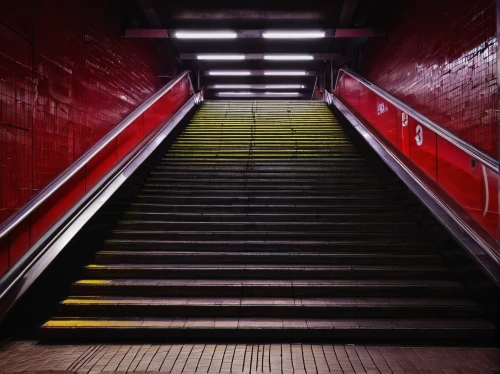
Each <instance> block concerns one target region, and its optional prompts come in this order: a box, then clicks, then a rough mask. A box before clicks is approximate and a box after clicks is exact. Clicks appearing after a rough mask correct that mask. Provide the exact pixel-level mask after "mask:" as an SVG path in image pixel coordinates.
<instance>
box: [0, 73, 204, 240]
mask: <svg viewBox="0 0 500 374" xmlns="http://www.w3.org/2000/svg"><path fill="white" fill-rule="evenodd" d="M189 74H190V71H188V70H186V71H184V72H182V73H181V74H179V75H178V76H177V77H175V78H174V79H173V80H172V81H170V82H168V83H167V84H166V85H165V86H163V87H162V88H161V89H160V90H159V91H158V92H156V93H155V94H154V95H153V96H151V97H150V98H149V99H147V100H146V101H145V102H144V103H142V104H141V105H140V106H139V107H137V109H135V110H134V111H133V112H132V113H130V114H129V115H128V116H127V117H126V118H125V119H124V120H123V121H121V122H120V123H119V124H118V125H117V126H116V127H115V128H113V130H111V131H110V132H108V133H107V134H106V135H105V136H104V137H103V138H101V139H100V140H99V141H98V142H97V143H96V144H94V145H93V146H92V147H91V148H90V149H88V150H87V151H86V152H85V153H84V154H83V155H82V156H80V158H78V159H77V160H76V161H75V162H74V163H73V164H71V165H70V166H69V167H68V168H67V169H66V170H65V171H63V172H62V173H61V174H59V175H58V176H57V177H56V178H55V179H54V180H53V181H52V182H50V183H49V184H48V185H47V186H46V187H44V188H43V189H42V190H41V191H40V192H39V193H38V194H37V195H36V196H35V197H34V198H33V199H31V200H30V201H29V202H28V203H27V204H25V205H24V206H23V207H22V208H21V209H19V210H18V211H17V212H16V213H15V214H13V215H12V216H11V217H9V218H8V219H7V220H6V221H5V222H3V223H2V224H1V225H0V239H1V238H3V237H5V236H6V235H7V234H8V233H9V232H11V231H12V230H13V229H14V228H15V227H16V226H18V225H19V224H20V223H21V222H22V221H23V220H24V219H25V218H26V217H27V216H29V215H30V214H31V213H32V212H33V211H34V210H35V209H36V208H37V207H39V206H40V205H41V204H42V203H43V202H45V201H46V200H47V199H49V197H51V196H52V195H53V194H54V193H55V192H56V191H57V190H58V189H59V188H60V187H62V186H63V185H64V184H65V183H66V182H67V181H68V180H70V179H71V177H73V176H74V175H75V174H76V173H77V172H78V171H80V170H81V169H82V168H83V167H85V165H87V164H88V163H89V161H91V160H92V159H93V158H94V156H96V155H97V154H98V153H99V152H100V151H102V150H103V149H104V148H105V147H106V146H107V145H108V144H109V143H111V142H112V141H113V140H114V139H116V138H117V137H118V135H120V133H122V132H123V131H124V130H126V129H127V128H128V127H129V126H130V125H131V124H132V123H133V122H134V121H135V120H136V119H137V118H138V117H139V116H140V115H142V114H143V113H144V112H145V111H146V110H147V109H148V108H150V107H151V106H152V105H153V104H154V103H156V102H157V101H158V100H159V99H160V98H161V97H162V96H163V95H164V94H166V93H167V92H168V91H170V90H171V89H172V87H174V86H175V85H176V84H177V83H179V82H180V81H181V80H182V79H184V78H186V77H187V78H188V80H189V84H190V86H191V89H192V90H193V92H194V88H193V83H192V81H191V77H190V75H189Z"/></svg>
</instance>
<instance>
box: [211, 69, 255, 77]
mask: <svg viewBox="0 0 500 374" xmlns="http://www.w3.org/2000/svg"><path fill="white" fill-rule="evenodd" d="M251 74H252V73H251V72H250V71H245V70H235V71H229V70H228V71H225V70H212V71H209V72H208V75H227V76H243V75H251Z"/></svg>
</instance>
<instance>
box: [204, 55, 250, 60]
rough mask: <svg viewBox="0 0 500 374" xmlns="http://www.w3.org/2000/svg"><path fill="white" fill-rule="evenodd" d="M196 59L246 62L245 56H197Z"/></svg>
mask: <svg viewBox="0 0 500 374" xmlns="http://www.w3.org/2000/svg"><path fill="white" fill-rule="evenodd" d="M196 58H197V59H198V60H244V59H245V55H225V54H217V55H197V56H196Z"/></svg>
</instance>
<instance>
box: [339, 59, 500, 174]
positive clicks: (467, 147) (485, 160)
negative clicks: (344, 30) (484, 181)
mask: <svg viewBox="0 0 500 374" xmlns="http://www.w3.org/2000/svg"><path fill="white" fill-rule="evenodd" d="M342 72H344V73H345V74H348V75H350V76H352V77H354V78H356V79H357V80H358V81H359V82H360V83H361V84H363V85H364V86H366V87H368V88H369V89H370V90H372V91H374V92H376V93H377V94H378V95H379V96H381V97H383V98H384V99H385V100H387V101H388V102H389V103H391V104H392V105H394V106H395V107H397V108H399V109H400V110H402V111H404V112H406V113H408V115H409V116H411V117H413V118H414V119H416V120H417V121H418V122H419V123H421V124H422V125H424V126H425V127H427V128H428V129H430V130H432V131H433V132H435V133H436V134H437V135H439V136H441V137H442V138H444V139H446V140H448V141H449V142H450V143H452V144H453V145H454V146H456V147H457V148H459V149H461V150H462V151H464V152H465V153H467V154H468V155H470V156H472V157H474V158H475V159H477V160H478V161H480V162H481V163H482V164H484V165H485V166H488V167H489V168H490V169H492V170H495V171H497V172H498V171H500V162H499V161H498V160H496V159H494V158H493V157H491V156H490V155H489V154H487V153H486V152H484V151H483V150H481V149H479V148H477V147H476V146H474V145H473V144H471V143H469V142H467V141H466V140H464V139H462V138H460V137H458V136H457V135H455V134H453V133H452V132H450V131H449V130H448V129H446V128H445V127H443V126H441V125H440V124H438V123H436V122H434V121H432V120H431V119H429V118H427V117H426V116H424V115H422V114H421V113H419V112H417V111H416V110H415V109H413V108H412V107H410V106H408V105H406V104H405V103H403V102H402V101H400V100H398V99H396V98H395V97H394V96H392V95H391V94H390V93H388V92H386V91H384V90H383V89H381V88H380V87H378V86H376V85H374V84H373V83H371V82H369V81H367V80H366V79H365V78H363V77H362V76H360V75H359V74H357V73H355V72H353V71H351V70H350V69H347V68H342V69H340V70H339V73H338V75H337V81H336V82H335V88H334V92H335V90H336V89H337V85H338V78H339V76H340V75H341V73H342Z"/></svg>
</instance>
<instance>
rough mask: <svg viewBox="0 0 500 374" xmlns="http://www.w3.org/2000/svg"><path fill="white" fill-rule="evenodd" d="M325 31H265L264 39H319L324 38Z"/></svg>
mask: <svg viewBox="0 0 500 374" xmlns="http://www.w3.org/2000/svg"><path fill="white" fill-rule="evenodd" d="M325 35H326V33H325V32H324V31H318V30H314V31H313V30H309V31H291V30H290V31H285V30H283V31H264V32H263V33H262V37H263V38H264V39H318V38H324V37H325Z"/></svg>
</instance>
